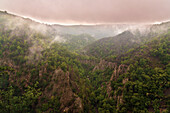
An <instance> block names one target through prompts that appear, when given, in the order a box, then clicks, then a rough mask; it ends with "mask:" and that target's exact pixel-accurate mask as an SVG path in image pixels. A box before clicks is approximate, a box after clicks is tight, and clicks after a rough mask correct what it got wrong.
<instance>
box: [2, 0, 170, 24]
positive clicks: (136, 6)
mask: <svg viewBox="0 0 170 113" xmlns="http://www.w3.org/2000/svg"><path fill="white" fill-rule="evenodd" d="M0 10H7V11H9V12H12V13H14V14H19V15H22V16H27V17H31V18H34V19H37V20H40V21H43V22H49V23H63V24H77V23H78V24H83V23H85V24H96V23H104V24H105V23H154V22H160V21H166V20H170V0H0Z"/></svg>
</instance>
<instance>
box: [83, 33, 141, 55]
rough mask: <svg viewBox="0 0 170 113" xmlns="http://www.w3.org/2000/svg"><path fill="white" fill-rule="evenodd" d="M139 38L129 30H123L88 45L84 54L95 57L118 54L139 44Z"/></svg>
mask: <svg viewBox="0 0 170 113" xmlns="http://www.w3.org/2000/svg"><path fill="white" fill-rule="evenodd" d="M139 43H140V39H139V38H138V37H135V35H133V34H132V33H131V32H130V31H125V32H123V33H121V34H119V35H117V36H115V37H109V38H103V39H100V40H98V41H96V42H94V43H92V44H90V45H89V46H88V47H86V48H85V49H86V51H87V52H85V54H88V55H92V56H96V57H107V56H109V55H118V54H121V53H124V52H126V51H127V50H129V49H131V48H133V47H136V46H137V45H139Z"/></svg>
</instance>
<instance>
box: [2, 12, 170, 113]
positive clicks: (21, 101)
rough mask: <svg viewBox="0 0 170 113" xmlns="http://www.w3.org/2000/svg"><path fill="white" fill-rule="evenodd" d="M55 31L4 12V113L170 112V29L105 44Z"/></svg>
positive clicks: (156, 29) (132, 32) (133, 32)
mask: <svg viewBox="0 0 170 113" xmlns="http://www.w3.org/2000/svg"><path fill="white" fill-rule="evenodd" d="M16 21H17V22H18V23H16ZM19 22H21V23H19ZM17 24H18V25H17ZM54 26H55V25H54ZM54 26H51V25H44V24H40V23H37V22H34V21H32V20H30V19H24V18H21V17H18V16H15V15H10V14H8V13H6V12H0V112H2V113H11V112H12V113H27V112H30V113H42V112H43V113H49V112H50V113H64V112H66V113H126V112H128V113H137V112H139V113H143V112H144V113H145V112H146V113H148V112H152V113H159V112H160V113H168V112H169V95H170V87H169V86H170V80H169V78H170V51H169V50H170V32H169V30H168V29H169V28H170V26H169V23H162V24H159V25H152V27H149V29H150V30H148V29H147V32H146V31H145V30H146V29H145V30H144V31H143V32H144V33H142V31H139V29H138V30H137V29H134V30H126V31H124V32H122V33H120V34H118V35H116V36H111V37H107V38H103V39H99V40H97V39H96V37H92V36H91V35H90V34H62V33H61V34H60V33H57V31H56V29H54V28H53V27H54ZM62 27H63V26H62ZM64 27H65V28H66V26H64ZM72 27H73V28H74V27H75V26H72ZM76 27H78V26H76ZM79 27H82V26H79ZM95 27H96V26H95ZM68 29H69V28H68ZM151 29H152V30H151ZM80 31H81V30H80ZM63 32H64V31H63Z"/></svg>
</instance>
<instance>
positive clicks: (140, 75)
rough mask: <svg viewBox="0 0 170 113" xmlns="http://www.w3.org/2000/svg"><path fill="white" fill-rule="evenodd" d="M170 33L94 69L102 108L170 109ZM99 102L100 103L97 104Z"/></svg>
mask: <svg viewBox="0 0 170 113" xmlns="http://www.w3.org/2000/svg"><path fill="white" fill-rule="evenodd" d="M169 50H170V33H167V34H164V35H161V36H159V37H155V38H154V39H153V40H152V41H151V42H148V43H147V44H144V45H143V46H140V47H137V48H135V49H133V50H131V51H129V52H127V53H126V54H122V55H119V56H118V57H115V58H108V59H106V60H101V61H100V63H99V64H98V65H97V66H96V67H95V68H94V70H93V73H90V75H89V76H90V80H91V84H92V85H94V87H95V88H94V89H93V92H92V93H91V94H92V95H93V99H91V98H90V99H91V100H92V101H93V102H92V103H93V104H92V105H93V106H95V107H96V109H97V111H98V112H112V111H115V112H118V113H124V112H166V113H168V112H169V104H168V103H169V95H170V93H169V88H170V87H169V84H170V83H169V78H170V73H169V70H170V67H169V64H170V59H169V58H170V51H169ZM96 105H97V106H96Z"/></svg>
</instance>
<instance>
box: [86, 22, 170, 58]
mask: <svg viewBox="0 0 170 113" xmlns="http://www.w3.org/2000/svg"><path fill="white" fill-rule="evenodd" d="M139 27H140V26H139ZM169 29H170V22H165V23H161V24H158V25H150V26H149V25H148V26H147V27H144V28H143V27H142V26H141V28H133V27H132V28H131V29H128V30H127V31H124V32H122V33H120V34H118V35H117V36H114V37H107V38H102V39H100V40H97V41H95V42H93V43H92V44H90V45H88V46H87V47H85V50H84V53H85V54H87V55H91V56H95V57H108V56H109V57H110V55H112V57H113V56H114V55H119V54H122V53H125V52H127V51H128V50H129V49H131V48H133V47H137V46H139V45H141V44H143V43H145V42H148V41H151V40H152V38H153V37H155V36H158V35H160V34H163V33H166V32H168V31H169Z"/></svg>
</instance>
